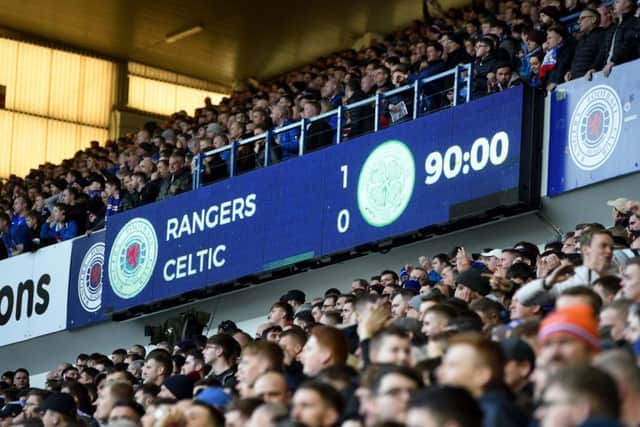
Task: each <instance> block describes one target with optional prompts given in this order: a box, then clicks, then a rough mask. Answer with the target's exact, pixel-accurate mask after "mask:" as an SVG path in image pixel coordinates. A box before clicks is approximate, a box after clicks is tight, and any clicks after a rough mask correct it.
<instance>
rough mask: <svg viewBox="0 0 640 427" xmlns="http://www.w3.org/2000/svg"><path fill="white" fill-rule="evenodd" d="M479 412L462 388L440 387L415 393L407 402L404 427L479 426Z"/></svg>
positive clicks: (480, 423)
mask: <svg viewBox="0 0 640 427" xmlns="http://www.w3.org/2000/svg"><path fill="white" fill-rule="evenodd" d="M482 417H483V413H482V410H481V409H480V407H479V406H478V403H477V402H476V400H475V399H474V398H473V396H471V394H469V392H468V391H466V390H465V389H463V388H459V387H451V386H443V387H437V388H431V389H426V390H423V391H420V392H418V393H416V394H415V395H414V396H413V397H412V398H411V401H410V402H409V411H408V414H407V427H423V426H425V425H426V426H436V425H439V426H459V427H481V426H482Z"/></svg>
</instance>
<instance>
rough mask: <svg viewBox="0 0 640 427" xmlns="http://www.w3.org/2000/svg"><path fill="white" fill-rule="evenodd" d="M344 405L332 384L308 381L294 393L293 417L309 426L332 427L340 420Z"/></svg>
mask: <svg viewBox="0 0 640 427" xmlns="http://www.w3.org/2000/svg"><path fill="white" fill-rule="evenodd" d="M343 405H344V404H343V402H342V398H341V397H340V394H339V393H338V392H337V391H336V390H335V389H334V388H333V387H331V386H330V385H327V384H323V383H319V382H307V383H304V384H302V385H301V386H300V387H299V388H298V390H297V391H296V393H295V394H294V395H293V400H292V403H291V418H292V419H293V420H294V421H296V422H299V423H302V424H304V425H306V426H308V427H331V426H335V425H337V424H338V422H339V421H340V418H341V417H342V411H343Z"/></svg>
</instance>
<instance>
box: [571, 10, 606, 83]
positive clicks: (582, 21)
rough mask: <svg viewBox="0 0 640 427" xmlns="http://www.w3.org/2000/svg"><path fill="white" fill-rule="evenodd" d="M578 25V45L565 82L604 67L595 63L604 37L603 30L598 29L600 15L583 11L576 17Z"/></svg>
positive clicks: (593, 11)
mask: <svg viewBox="0 0 640 427" xmlns="http://www.w3.org/2000/svg"><path fill="white" fill-rule="evenodd" d="M578 24H579V25H580V33H579V36H578V43H577V44H576V49H575V53H574V56H573V61H572V62H571V70H569V72H568V73H567V74H566V75H565V80H566V81H569V80H572V79H577V78H580V77H583V76H584V75H585V74H586V73H587V71H589V70H590V69H592V68H594V69H596V70H600V69H601V68H602V67H603V65H604V64H599V63H597V62H596V61H597V60H598V56H600V49H602V47H603V37H604V30H602V29H601V28H600V27H599V24H600V14H599V13H598V11H597V10H594V9H590V8H586V9H583V10H582V11H581V12H580V16H579V17H578Z"/></svg>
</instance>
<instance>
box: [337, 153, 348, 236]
mask: <svg viewBox="0 0 640 427" xmlns="http://www.w3.org/2000/svg"><path fill="white" fill-rule="evenodd" d="M340 171H341V172H342V189H343V190H346V189H347V186H348V172H349V167H348V166H347V165H342V166H340ZM337 226H338V233H344V232H346V231H347V230H348V229H349V211H348V210H347V209H341V210H340V212H338V221H337Z"/></svg>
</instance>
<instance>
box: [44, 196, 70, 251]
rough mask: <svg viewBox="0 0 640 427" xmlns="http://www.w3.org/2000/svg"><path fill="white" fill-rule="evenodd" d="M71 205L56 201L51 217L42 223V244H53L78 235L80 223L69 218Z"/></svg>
mask: <svg viewBox="0 0 640 427" xmlns="http://www.w3.org/2000/svg"><path fill="white" fill-rule="evenodd" d="M68 211H69V207H68V206H67V205H65V204H64V203H56V204H55V206H54V207H53V213H52V214H51V217H49V219H48V220H47V222H45V223H44V224H43V225H42V230H41V231H40V239H41V241H42V244H51V243H56V242H62V241H65V240H69V239H73V238H74V237H76V236H77V235H78V225H77V224H76V222H75V221H74V220H67V212H68Z"/></svg>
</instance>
